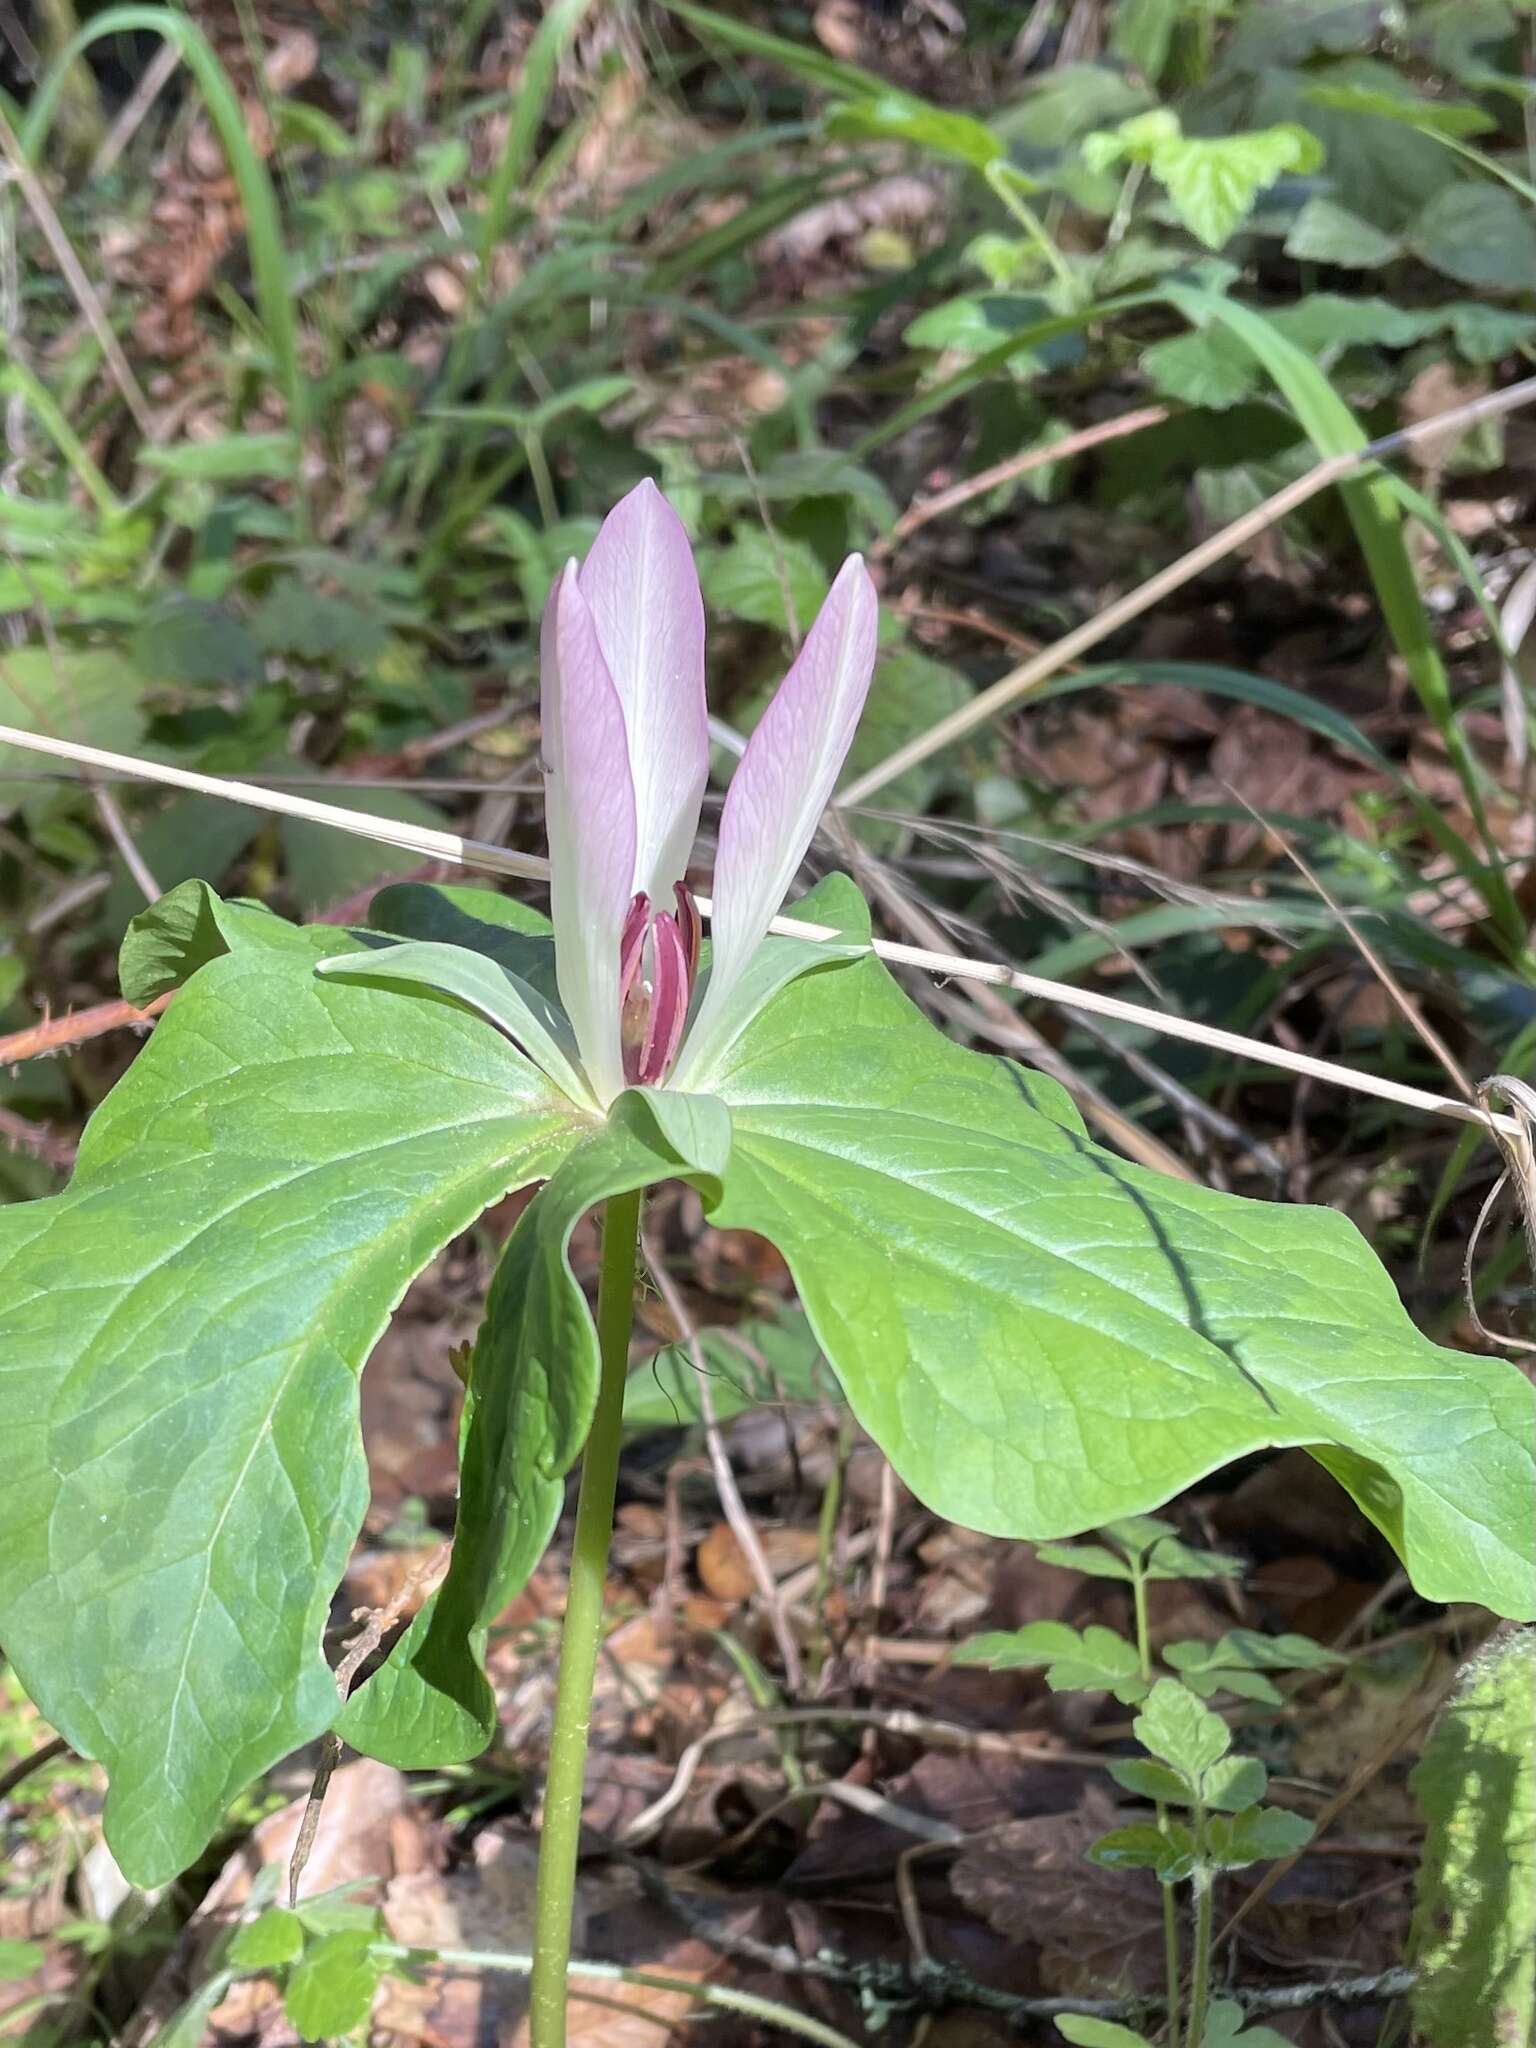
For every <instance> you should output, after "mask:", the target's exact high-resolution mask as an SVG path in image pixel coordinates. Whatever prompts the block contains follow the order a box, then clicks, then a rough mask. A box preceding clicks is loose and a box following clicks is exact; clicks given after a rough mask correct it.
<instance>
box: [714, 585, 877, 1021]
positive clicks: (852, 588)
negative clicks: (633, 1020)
mask: <svg viewBox="0 0 1536 2048" xmlns="http://www.w3.org/2000/svg"><path fill="white" fill-rule="evenodd" d="M878 623H879V603H878V600H877V599H876V596H875V586H874V585H873V583H871V581H870V579H869V571H868V570H867V569H866V568H865V567H864V563H863V561H862V560H861V558H860V557H859V556H858V555H851V556H850V557H849V558H848V560H847V561H846V562H845V563H844V564H843V567H842V569H841V571H840V572H839V574H838V578H837V581H836V582H835V583H834V584H833V586H832V589H831V591H830V592H829V593H828V596H827V601H826V603H825V604H824V605H823V606H822V608H821V610H820V612H819V613H818V614H817V618H816V623H815V624H814V625H813V626H812V627H811V630H810V632H809V633H808V634H807V635H806V637H805V645H804V646H803V647H802V648H801V650H800V656H799V659H798V660H797V661H796V663H795V665H794V667H793V668H792V669H791V670H790V672H789V674H788V675H787V676H786V677H785V678H784V680H783V682H782V683H781V684H780V685H779V688H778V691H777V693H776V694H775V696H774V699H773V702H772V703H771V704H770V705H769V706H768V709H767V710H766V711H765V712H764V713H763V715H762V717H761V718H760V719H759V720H758V723H757V726H756V728H755V730H754V731H753V734H752V737H751V739H750V740H749V741H748V742H747V750H746V752H745V753H744V754H743V755H742V757H741V765H740V766H739V767H738V768H737V770H736V773H735V774H734V775H733V776H732V777H731V786H730V788H729V790H728V791H727V792H726V798H725V809H724V811H723V812H722V813H721V817H720V849H719V852H718V854H717V855H716V858H715V880H714V905H713V912H712V916H711V920H710V938H711V941H712V950H711V956H710V959H711V964H710V972H709V986H708V988H707V989H706V991H705V994H704V1000H703V1003H702V1004H701V1006H700V1010H699V1016H698V1020H697V1022H696V1023H695V1025H694V1030H695V1031H705V1030H706V1026H707V1027H708V1029H712V1028H713V1019H714V1016H715V1013H716V1012H717V1011H718V1009H719V1007H720V1006H721V1005H722V1004H723V1003H724V1002H725V1000H726V997H727V995H728V993H729V991H730V988H731V986H732V984H733V983H734V982H735V981H736V980H737V979H738V978H739V976H740V975H741V973H742V971H743V970H744V969H745V967H746V965H747V962H748V961H749V960H750V959H751V958H752V955H753V954H754V953H755V952H756V951H757V948H758V946H759V945H760V944H761V943H762V940H763V938H764V936H765V934H766V933H767V930H768V927H769V925H770V923H771V922H772V921H773V919H774V918H775V917H776V916H777V915H778V911H779V907H780V905H781V904H782V903H783V901H784V894H785V891H786V890H787V889H788V887H789V885H790V883H791V882H792V881H793V880H794V877H795V871H796V869H797V868H798V867H799V865H800V863H801V861H802V860H803V859H804V857H805V850H806V848H807V847H808V846H809V845H810V843H811V838H812V836H813V834H814V833H815V830H816V826H817V824H818V822H819V821H820V818H821V814H822V812H823V811H824V810H825V809H826V806H827V800H828V798H829V797H830V796H831V794H832V791H833V789H834V787H835V786H836V783H837V778H838V775H839V773H840V772H841V770H842V765H843V762H844V760H845V759H846V757H847V753H848V749H849V747H850V745H851V744H852V742H853V735H854V729H855V728H856V726H857V725H858V722H859V714H860V712H861V711H862V710H863V709H864V699H865V697H866V696H867V695H868V693H869V682H870V677H871V676H872V675H873V673H874V667H875V641H876V632H877V628H878ZM692 1035H693V1034H692V1032H690V1034H689V1036H690V1039H691V1038H692Z"/></svg>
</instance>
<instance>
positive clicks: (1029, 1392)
mask: <svg viewBox="0 0 1536 2048" xmlns="http://www.w3.org/2000/svg"><path fill="white" fill-rule="evenodd" d="M859 910H860V906H859V904H858V899H857V896H856V894H855V893H854V892H853V891H852V889H851V887H850V886H849V885H848V884H847V883H845V882H842V881H841V879H840V878H837V879H836V880H835V881H834V882H833V883H829V884H824V885H823V886H822V888H820V889H819V890H817V891H816V892H815V894H814V895H813V896H812V897H811V898H809V899H807V900H806V902H805V903H804V905H803V906H801V908H800V909H799V910H797V912H796V913H795V914H797V915H799V914H804V915H805V916H806V917H808V918H811V919H815V920H817V921H820V922H823V923H827V924H833V925H836V926H837V927H838V928H839V929H840V930H841V931H843V932H844V933H846V934H847V935H848V937H849V938H850V939H851V938H852V937H853V936H854V934H855V932H856V930H857V928H858V925H857V920H858V916H859ZM865 928H866V929H867V926H866V927H865ZM785 943H788V944H793V943H794V942H793V941H786V942H785ZM691 1085H693V1086H695V1087H698V1088H700V1089H703V1090H706V1091H707V1092H709V1093H712V1094H717V1095H719V1096H720V1097H721V1098H722V1099H723V1100H724V1101H725V1102H726V1103H727V1105H728V1106H729V1108H730V1112H731V1121H732V1125H733V1129H734V1145H733V1149H732V1154H731V1164H730V1168H729V1171H728V1172H727V1174H726V1176H725V1189H724V1198H723V1201H722V1204H721V1207H720V1210H719V1212H718V1214H717V1215H716V1217H715V1221H716V1222H717V1223H719V1224H721V1225H722V1226H724V1227H726V1228H741V1229H748V1230H755V1231H757V1232H758V1233H759V1234H760V1235H762V1236H764V1237H767V1238H768V1239H769V1240H770V1241H771V1242H773V1243H774V1244H776V1245H777V1246H778V1248H779V1249H780V1251H781V1252H782V1253H783V1254H784V1256H785V1257H786V1259H787V1260H788V1261H789V1264H790V1267H791V1270H792V1272H793V1274H794V1277H795V1282H796V1286H797V1288H798V1290H799V1293H800V1298H801V1302H802V1304H803V1305H804V1307H805V1310H806V1313H807V1315H808V1316H809V1317H810V1320H811V1325H812V1328H813V1329H814V1330H815V1332H816V1336H817V1339H818V1341H819V1342H820V1343H821V1345H822V1347H823V1349H824V1350H825V1352H826V1354H827V1357H828V1358H829V1360H830V1361H831V1363H832V1365H833V1367H834V1369H835V1371H836V1372H837V1374H838V1377H839V1379H840V1380H841V1381H842V1384H843V1387H844V1390H845V1391H846V1393H847V1395H848V1397H849V1400H850V1402H851V1404H852V1406H853V1409H854V1412H855V1414H856V1415H857V1416H858V1418H859V1420H860V1422H861V1423H862V1424H863V1425H864V1427H865V1428H867V1429H868V1430H869V1432H870V1433H871V1435H872V1436H873V1437H874V1438H875V1440H876V1441H877V1442H878V1443H879V1444H880V1445H881V1447H882V1449H883V1450H884V1451H885V1453H886V1455H887V1456H888V1457H889V1458H890V1459H891V1461H892V1463H893V1464H894V1465H895V1466H896V1468H897V1470H898V1471H899V1472H900V1473H901V1475H902V1477H903V1478H904V1479H905V1480H906V1482H907V1484H908V1485H909V1486H911V1487H912V1488H913V1490H914V1491H915V1492H916V1493H917V1494H918V1495H919V1497H920V1498H921V1499H922V1500H923V1501H924V1502H925V1503H926V1504H927V1505H928V1506H929V1507H930V1508H932V1509H933V1510H934V1511H935V1512H936V1513H938V1514H942V1515H944V1516H946V1517H947V1518H948V1519H950V1520H953V1521H957V1522H961V1523H964V1524H966V1525H968V1526H970V1527H972V1528H979V1529H982V1530H985V1531H988V1532H989V1533H992V1534H997V1535H1007V1536H1014V1537H1026V1538H1030V1539H1034V1540H1039V1539H1042V1538H1051V1537H1057V1536H1062V1535H1066V1534H1069V1533H1072V1532H1073V1531H1076V1530H1080V1529H1082V1528H1084V1527H1085V1526H1086V1527H1090V1528H1091V1527H1094V1526H1101V1525H1102V1524H1103V1523H1105V1522H1107V1521H1111V1520H1114V1519H1116V1518H1118V1517H1121V1516H1125V1515H1130V1514H1133V1513H1139V1512H1141V1511H1143V1510H1147V1509H1150V1508H1151V1507H1153V1506H1154V1505H1155V1504H1157V1503H1158V1502H1160V1501H1162V1500H1165V1499H1167V1498H1168V1497H1169V1496H1170V1495H1171V1494H1173V1493H1175V1492H1176V1491H1178V1489H1179V1488H1180V1487H1182V1486H1187V1485H1189V1484H1191V1483H1193V1482H1194V1481H1195V1480H1196V1479H1198V1478H1200V1477H1202V1476H1203V1475H1204V1474H1206V1473H1207V1472H1210V1471H1212V1470H1214V1469H1215V1468H1216V1467H1217V1466H1219V1465H1222V1464H1224V1463H1227V1462H1229V1461H1230V1460H1232V1459H1234V1458H1237V1457H1241V1456H1244V1455H1246V1454H1247V1453H1249V1452H1251V1451H1254V1450H1258V1449H1261V1448H1264V1447H1265V1446H1268V1445H1282V1444H1301V1445H1305V1446H1306V1447H1308V1448H1309V1449H1311V1450H1312V1451H1313V1453H1314V1455H1316V1456H1318V1457H1319V1458H1320V1459H1321V1460H1322V1461H1323V1462H1324V1463H1325V1464H1327V1466H1328V1468H1329V1470H1330V1471H1332V1472H1333V1473H1334V1474H1335V1476H1336V1477H1339V1478H1340V1479H1341V1481H1342V1482H1343V1483H1344V1484H1345V1485H1346V1486H1347V1487H1348V1488H1349V1489H1350V1490H1351V1491H1352V1492H1353V1493H1354V1494H1355V1497H1356V1499H1357V1500H1359V1501H1360V1503H1361V1505H1362V1506H1363V1507H1364V1508H1365V1511H1366V1512H1367V1514H1369V1515H1370V1517H1371V1518H1372V1519H1373V1520H1374V1521H1375V1522H1376V1523H1377V1524H1378V1526H1380V1527H1382V1528H1383V1529H1384V1530H1385V1531H1386V1533H1387V1534H1388V1536H1389V1537H1390V1538H1391V1540H1392V1541H1393V1543H1394V1544H1395V1545H1396V1546H1397V1547H1398V1549H1399V1551H1400V1554H1401V1555H1402V1556H1403V1558H1404V1561H1405V1563H1406V1564H1407V1566H1408V1569H1409V1571H1410V1573H1411V1574H1412V1576H1413V1578H1414V1581H1415V1583H1416V1584H1417V1586H1418V1587H1419V1589H1420V1591H1421V1592H1423V1593H1424V1594H1425V1596H1426V1597H1428V1598H1431V1599H1438V1600H1454V1599H1467V1600H1475V1601H1478V1602H1480V1603H1481V1604H1483V1605H1486V1606H1490V1607H1493V1608H1494V1609H1496V1610H1498V1611H1501V1612H1507V1613H1511V1614H1524V1613H1528V1612H1530V1611H1531V1609H1532V1607H1533V1606H1536V1562H1533V1558H1532V1543H1533V1532H1532V1527H1531V1518H1530V1514H1529V1501H1530V1495H1531V1484H1532V1479H1533V1474H1536V1444H1533V1435H1536V1431H1533V1427H1532V1408H1533V1399H1532V1393H1531V1389H1530V1387H1529V1385H1528V1383H1527V1382H1526V1380H1525V1379H1524V1377H1523V1375H1522V1374H1521V1373H1520V1372H1519V1371H1518V1370H1516V1368H1514V1367H1513V1366H1510V1365H1507V1364H1505V1363H1503V1362H1502V1361H1497V1360H1493V1359H1487V1358H1479V1357H1473V1356H1464V1355H1462V1354H1460V1353H1458V1352H1453V1351H1447V1350H1442V1349H1440V1348H1439V1347H1438V1346H1436V1345H1434V1344H1431V1343H1430V1342H1429V1341H1428V1340H1427V1339H1426V1338H1424V1337H1423V1336H1421V1335H1420V1334H1419V1333H1418V1332H1417V1331H1416V1330H1415V1329H1414V1327H1413V1325H1412V1324H1411V1323H1410V1322H1409V1320H1408V1318H1407V1316H1406V1315H1405V1313H1404V1312H1403V1309H1402V1306H1401V1304H1400V1303H1399V1301H1398V1299H1397V1296H1396V1294H1395V1293H1394V1291H1393V1289H1392V1286H1391V1283H1390V1282H1389V1280H1388V1279H1387V1276H1386V1274H1385V1273H1384V1272H1383V1271H1382V1269H1381V1267H1380V1266H1379V1265H1378V1263H1377V1262H1376V1260H1375V1259H1374V1257H1373V1256H1372V1254H1371V1253H1370V1251H1369V1249H1368V1248H1367V1246H1366V1245H1365V1243H1364V1241H1363V1240H1362V1239H1361V1238H1360V1236H1359V1235H1358V1233H1357V1232H1356V1231H1355V1229H1354V1228H1353V1226H1352V1225H1351V1224H1350V1223H1349V1222H1348V1221H1347V1219H1346V1218H1344V1217H1343V1216H1340V1215H1338V1214H1336V1213H1335V1212H1333V1211H1330V1210H1322V1209H1307V1208H1302V1207H1291V1206H1280V1205H1278V1204H1270V1203H1265V1202H1252V1201H1245V1200H1240V1199H1237V1198H1234V1197H1232V1196H1229V1195H1224V1194H1220V1193H1217V1192H1214V1191H1212V1190H1210V1189H1207V1188H1201V1187H1195V1186H1192V1185H1189V1184H1186V1183H1182V1182H1174V1181H1171V1180H1166V1179H1163V1178H1162V1177H1160V1176H1159V1175H1157V1174H1154V1173H1150V1172H1148V1171H1147V1170H1146V1169H1144V1168H1140V1167H1135V1166H1131V1165H1128V1164H1127V1163H1126V1162H1124V1161H1123V1160H1120V1159H1118V1158H1116V1157H1115V1156H1114V1155H1113V1154H1111V1153H1108V1152H1106V1151H1103V1150H1102V1149H1100V1148H1099V1147H1098V1146H1096V1145H1094V1144H1092V1143H1091V1142H1090V1140H1089V1139H1088V1138H1087V1136H1086V1134H1085V1132H1084V1130H1083V1127H1082V1125H1081V1123H1080V1121H1079V1120H1078V1118H1077V1117H1076V1114H1075V1112H1074V1111H1073V1110H1072V1108H1071V1106H1070V1104H1069V1103H1068V1101H1067V1099H1066V1097H1065V1096H1064V1095H1063V1094H1062V1092H1061V1091H1060V1090H1059V1089H1057V1088H1056V1087H1055V1086H1054V1084H1052V1083H1050V1082H1047V1081H1045V1080H1043V1079H1041V1078H1040V1077H1039V1076H1036V1075H1031V1074H1028V1073H1026V1072H1024V1071H1023V1070H1022V1069H1020V1068H1018V1067H1016V1066H1013V1065H1012V1064H1010V1063H1009V1062H1007V1061H1005V1060H1001V1059H994V1058H989V1057H987V1056H984V1055H982V1054H978V1053H973V1052H969V1051H966V1050H963V1049H962V1048H960V1047H958V1046H955V1045H952V1044H950V1043H949V1042H948V1041H947V1040H946V1039H944V1038H943V1037H942V1036H941V1035H940V1034H939V1033H938V1032H936V1031H935V1030H934V1029H933V1027H932V1026H931V1025H930V1024H928V1023H927V1021H926V1020H925V1019H924V1018H923V1017H921V1015H920V1014H919V1013H918V1012H917V1011H916V1010H915V1009H914V1008H913V1007H912V1006H911V1004H909V1003H908V1001H907V1000H906V998H905V997H904V996H903V995H902V994H901V992H900V991H899V989H898V988H897V987H896V985H895V983H894V982H893V981H892V980H891V978H890V976H889V975H888V974H887V972H886V970H885V969H884V967H883V966H882V965H881V964H880V963H879V962H878V961H877V960H875V959H874V958H872V957H870V956H865V957H863V958H860V959H857V960H852V961H847V962H844V963H841V964H839V965H837V966H836V967H834V968H833V969H832V970H830V971H828V972H823V973H811V974H806V975H803V976H802V977H801V978H800V979H799V980H798V981H796V982H794V983H793V984H791V985H790V986H788V987H786V988H784V989H783V990H782V991H781V992H780V993H779V994H778V995H777V996H775V997H774V999H773V1000H772V1001H771V1002H769V1003H768V1004H767V1006H766V1007H765V1008H764V1009H763V1010H762V1011H761V1012H760V1013H759V1014H758V1015H757V1016H756V1017H755V1019H754V1020H753V1022H752V1023H751V1024H749V1025H748V1026H747V1027H746V1028H745V1029H744V1030H743V1031H742V1033H741V1035H740V1037H739V1038H737V1039H736V1040H735V1042H734V1044H733V1045H732V1046H731V1047H730V1049H729V1050H728V1051H727V1052H725V1053H724V1054H723V1056H722V1057H721V1058H720V1059H719V1060H718V1061H716V1062H714V1063H713V1064H712V1065H711V1067H710V1069H709V1071H708V1073H707V1074H701V1075H699V1076H697V1077H695V1078H693V1080H692V1082H691Z"/></svg>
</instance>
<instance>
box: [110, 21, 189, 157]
mask: <svg viewBox="0 0 1536 2048" xmlns="http://www.w3.org/2000/svg"><path fill="white" fill-rule="evenodd" d="M180 62H181V45H180V44H179V43H178V42H176V40H175V39H174V37H167V38H166V40H165V41H164V42H163V43H162V44H161V45H160V47H159V49H158V50H156V52H155V54H154V56H153V57H151V58H150V60H149V62H148V64H146V65H145V67H144V71H143V74H142V76H141V77H140V79H139V82H138V84H137V85H136V86H135V87H134V88H133V91H132V92H131V93H130V94H129V95H128V97H127V99H126V100H124V102H123V105H122V110H121V111H120V112H119V114H118V116H117V118H116V120H115V121H114V122H113V123H112V126H111V127H110V128H109V129H108V131H107V135H106V139H105V140H104V141H103V143H102V145H101V147H100V149H98V150H97V152H96V155H95V158H94V160H93V161H92V164H91V168H90V171H89V173H88V174H87V177H88V182H90V183H92V184H94V183H95V181H96V179H98V178H104V177H105V176H106V175H107V173H108V172H109V171H110V170H111V169H112V166H113V165H114V164H115V163H116V162H117V160H118V158H119V157H120V156H121V155H122V153H123V151H124V150H125V149H126V148H127V147H128V145H129V143H130V142H131V141H132V140H133V138H134V136H135V135H137V134H138V132H139V129H140V128H141V127H142V126H143V123H144V117H145V115H146V114H148V112H149V110H150V108H151V107H152V106H153V105H154V104H155V101H156V100H157V99H159V97H160V95H161V93H162V92H164V90H165V88H166V86H167V85H168V84H169V82H170V80H171V78H172V76H173V74H174V73H175V70H176V67H177V65H178V64H179V63H180Z"/></svg>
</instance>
